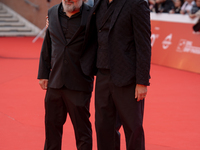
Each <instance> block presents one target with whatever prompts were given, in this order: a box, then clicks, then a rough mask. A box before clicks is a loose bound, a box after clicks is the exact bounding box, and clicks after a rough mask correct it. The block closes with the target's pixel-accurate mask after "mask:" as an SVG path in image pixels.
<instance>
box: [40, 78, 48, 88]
mask: <svg viewBox="0 0 200 150" xmlns="http://www.w3.org/2000/svg"><path fill="white" fill-rule="evenodd" d="M39 84H40V86H41V88H42V89H43V90H46V89H47V84H48V80H47V79H40V80H39Z"/></svg>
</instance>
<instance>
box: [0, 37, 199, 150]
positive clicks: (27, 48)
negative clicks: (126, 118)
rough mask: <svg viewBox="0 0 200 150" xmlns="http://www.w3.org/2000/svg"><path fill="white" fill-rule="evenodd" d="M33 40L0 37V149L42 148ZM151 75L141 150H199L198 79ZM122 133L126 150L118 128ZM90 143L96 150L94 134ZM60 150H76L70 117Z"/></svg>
mask: <svg viewBox="0 0 200 150" xmlns="http://www.w3.org/2000/svg"><path fill="white" fill-rule="evenodd" d="M33 38H34V37H13V38H12V37H6V38H5V37H1V38H0V150H41V149H43V144H44V100H43V99H44V95H45V91H43V90H41V89H40V87H39V85H38V80H37V79H36V78H37V70H38V62H39V54H40V48H41V45H42V39H39V40H38V41H37V42H36V43H34V44H33V43H32V42H31V41H32V40H33ZM197 65H199V64H197ZM151 76H152V79H151V86H150V87H149V89H148V95H147V98H146V102H145V116H144V129H145V136H146V150H199V149H200V128H199V126H200V74H195V73H191V72H185V71H181V70H175V69H171V68H166V67H162V66H157V65H152V67H151ZM91 101H92V102H91V114H92V115H91V122H92V125H93V129H94V98H92V100H91ZM94 131H95V130H94ZM121 133H122V137H121V150H125V149H126V148H125V139H124V134H123V129H121ZM93 139H94V142H93V143H94V144H93V145H94V146H93V147H94V150H96V149H97V148H96V137H95V132H93ZM63 150H76V148H75V140H74V133H73V128H72V125H71V123H70V119H69V118H68V120H67V122H66V124H65V126H64V136H63Z"/></svg>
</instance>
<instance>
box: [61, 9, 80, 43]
mask: <svg viewBox="0 0 200 150" xmlns="http://www.w3.org/2000/svg"><path fill="white" fill-rule="evenodd" d="M81 13H82V8H81V9H80V12H78V13H76V14H74V15H72V16H71V17H68V16H67V15H66V12H64V11H63V6H62V5H61V7H60V10H59V19H60V24H61V28H62V30H63V33H64V36H65V39H66V41H67V43H68V42H69V41H70V39H71V38H72V37H73V36H74V34H75V33H76V31H77V30H78V28H79V27H80V24H81Z"/></svg>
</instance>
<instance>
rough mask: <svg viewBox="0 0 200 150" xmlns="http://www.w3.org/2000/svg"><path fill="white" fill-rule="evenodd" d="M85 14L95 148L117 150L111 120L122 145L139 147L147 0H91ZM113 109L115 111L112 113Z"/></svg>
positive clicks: (130, 149) (146, 77)
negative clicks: (92, 62)
mask: <svg viewBox="0 0 200 150" xmlns="http://www.w3.org/2000/svg"><path fill="white" fill-rule="evenodd" d="M91 14H92V15H91V16H90V17H89V18H90V19H89V21H88V22H89V25H90V27H89V28H90V29H91V30H92V27H96V29H94V30H93V31H90V32H91V33H96V35H93V39H97V44H96V48H95V49H97V62H96V67H97V68H98V72H97V75H96V86H95V127H96V133H97V146H98V150H115V149H116V144H117V143H116V138H118V137H117V136H116V122H117V119H118V117H117V116H118V115H119V118H120V120H121V124H122V126H123V128H124V132H125V137H126V149H127V150H144V149H145V142H144V130H143V112H144V99H145V97H146V94H147V86H148V85H149V78H150V74H149V72H150V60H151V40H150V36H151V27H150V10H149V5H148V2H147V0H95V5H94V6H93V9H92V11H91ZM117 114H118V115H117Z"/></svg>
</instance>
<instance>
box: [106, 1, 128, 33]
mask: <svg viewBox="0 0 200 150" xmlns="http://www.w3.org/2000/svg"><path fill="white" fill-rule="evenodd" d="M125 2H126V0H118V2H117V4H116V5H115V10H114V13H113V15H112V19H111V23H110V29H109V30H111V29H112V27H113V26H114V24H115V22H116V20H117V17H118V15H119V13H120V11H121V9H122V7H123V6H124V3H125Z"/></svg>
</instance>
